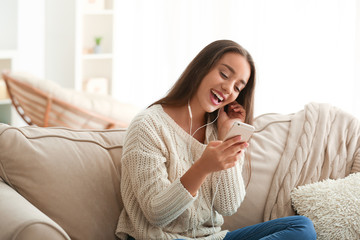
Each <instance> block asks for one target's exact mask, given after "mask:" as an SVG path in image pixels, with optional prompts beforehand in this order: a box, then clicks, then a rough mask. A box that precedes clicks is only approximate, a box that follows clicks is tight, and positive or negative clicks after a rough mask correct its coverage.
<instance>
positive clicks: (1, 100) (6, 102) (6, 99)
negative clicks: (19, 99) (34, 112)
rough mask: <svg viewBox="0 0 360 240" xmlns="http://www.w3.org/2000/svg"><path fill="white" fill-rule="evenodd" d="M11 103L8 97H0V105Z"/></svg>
mask: <svg viewBox="0 0 360 240" xmlns="http://www.w3.org/2000/svg"><path fill="white" fill-rule="evenodd" d="M6 104H11V99H10V98H5V99H0V105H6Z"/></svg>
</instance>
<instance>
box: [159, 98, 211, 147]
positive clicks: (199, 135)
mask: <svg viewBox="0 0 360 240" xmlns="http://www.w3.org/2000/svg"><path fill="white" fill-rule="evenodd" d="M163 109H164V111H165V112H166V113H167V114H168V115H169V116H170V117H171V118H172V119H173V120H174V121H175V122H176V123H177V124H178V125H179V126H180V127H181V128H182V129H184V130H185V131H186V132H187V133H189V134H191V135H193V134H194V133H195V131H196V133H195V135H194V136H193V137H194V138H195V139H197V140H198V141H199V142H202V143H203V142H204V140H205V127H204V128H201V129H199V130H197V129H198V128H200V127H201V126H203V125H204V124H206V119H205V115H206V114H205V113H201V111H198V109H196V107H195V109H193V107H192V105H190V108H189V107H188V105H187V104H186V105H183V106H179V107H177V106H163ZM190 116H192V117H190ZM190 125H191V131H190Z"/></svg>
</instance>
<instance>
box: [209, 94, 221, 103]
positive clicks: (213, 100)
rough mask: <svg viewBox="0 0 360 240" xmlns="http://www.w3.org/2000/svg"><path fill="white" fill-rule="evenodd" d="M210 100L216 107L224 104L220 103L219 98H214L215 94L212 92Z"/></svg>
mask: <svg viewBox="0 0 360 240" xmlns="http://www.w3.org/2000/svg"><path fill="white" fill-rule="evenodd" d="M210 100H211V102H212V103H213V104H214V105H215V106H218V105H220V103H222V102H218V100H217V98H216V97H215V96H214V93H213V92H212V91H210Z"/></svg>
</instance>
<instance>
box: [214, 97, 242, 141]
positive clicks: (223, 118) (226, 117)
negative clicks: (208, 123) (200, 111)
mask: <svg viewBox="0 0 360 240" xmlns="http://www.w3.org/2000/svg"><path fill="white" fill-rule="evenodd" d="M219 111H220V112H219V118H218V121H217V127H218V135H219V136H218V137H219V139H220V140H223V139H224V137H225V136H226V134H227V133H228V131H229V130H230V128H231V126H232V125H233V124H234V122H235V121H241V122H244V121H245V117H246V111H245V109H244V108H243V106H241V105H240V104H239V103H238V102H236V101H234V102H232V103H230V104H229V105H228V110H227V112H225V111H224V108H221V109H219Z"/></svg>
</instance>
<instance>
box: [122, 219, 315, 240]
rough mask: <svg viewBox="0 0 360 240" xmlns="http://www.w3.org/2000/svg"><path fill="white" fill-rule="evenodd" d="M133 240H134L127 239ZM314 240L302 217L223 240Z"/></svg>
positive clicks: (257, 226) (241, 231) (309, 225)
mask: <svg viewBox="0 0 360 240" xmlns="http://www.w3.org/2000/svg"><path fill="white" fill-rule="evenodd" d="M128 239H131V240H134V238H131V237H130V238H128ZM242 239H244V240H245V239H246V240H255V239H262V240H265V239H267V240H269V239H286V240H287V239H291V240H298V239H299V240H315V239H316V232H315V229H314V225H313V223H312V222H311V220H310V219H308V218H307V217H304V216H290V217H284V218H278V219H274V220H270V221H267V222H263V223H258V224H255V225H252V226H248V227H244V228H239V229H237V230H235V231H231V232H228V233H227V234H226V236H225V238H224V240H242Z"/></svg>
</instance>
